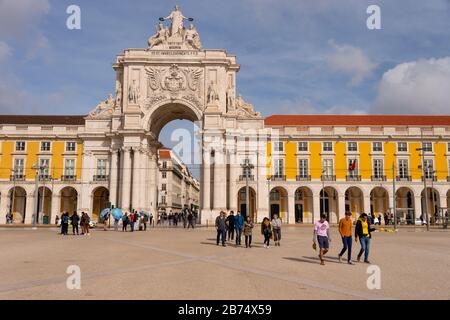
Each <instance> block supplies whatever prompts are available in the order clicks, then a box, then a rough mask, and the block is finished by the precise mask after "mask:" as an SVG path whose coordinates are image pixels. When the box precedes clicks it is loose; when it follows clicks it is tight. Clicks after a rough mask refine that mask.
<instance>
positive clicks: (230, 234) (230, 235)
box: [227, 211, 234, 241]
mask: <svg viewBox="0 0 450 320" xmlns="http://www.w3.org/2000/svg"><path fill="white" fill-rule="evenodd" d="M227 222H228V241H230V239H231V240H234V211H230V215H229V216H228V217H227Z"/></svg>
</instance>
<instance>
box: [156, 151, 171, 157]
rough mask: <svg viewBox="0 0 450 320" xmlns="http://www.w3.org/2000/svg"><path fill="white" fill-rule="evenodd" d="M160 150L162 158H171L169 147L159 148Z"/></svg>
mask: <svg viewBox="0 0 450 320" xmlns="http://www.w3.org/2000/svg"><path fill="white" fill-rule="evenodd" d="M158 152H159V157H160V158H164V159H168V158H171V156H170V150H168V149H159V150H158Z"/></svg>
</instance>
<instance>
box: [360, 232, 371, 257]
mask: <svg viewBox="0 0 450 320" xmlns="http://www.w3.org/2000/svg"><path fill="white" fill-rule="evenodd" d="M359 242H360V243H361V250H359V253H358V257H361V255H362V254H363V253H364V261H368V260H369V250H370V238H369V237H362V238H359Z"/></svg>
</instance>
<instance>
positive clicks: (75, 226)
mask: <svg viewBox="0 0 450 320" xmlns="http://www.w3.org/2000/svg"><path fill="white" fill-rule="evenodd" d="M70 220H71V221H72V231H73V234H74V235H75V230H76V231H77V235H78V223H79V222H80V216H79V215H78V213H77V212H76V211H75V212H74V213H73V214H72V217H70Z"/></svg>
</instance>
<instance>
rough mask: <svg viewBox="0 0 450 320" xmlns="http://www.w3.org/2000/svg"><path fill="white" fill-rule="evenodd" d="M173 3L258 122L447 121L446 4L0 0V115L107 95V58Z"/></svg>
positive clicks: (78, 109)
mask: <svg viewBox="0 0 450 320" xmlns="http://www.w3.org/2000/svg"><path fill="white" fill-rule="evenodd" d="M70 4H77V5H79V6H80V7H81V18H82V29H81V30H75V31H71V30H68V29H67V28H66V26H65V25H66V19H67V17H68V15H67V14H66V8H67V6H68V5H70ZM174 4H180V5H181V8H182V11H183V13H184V14H185V15H187V16H192V17H194V18H195V24H196V27H197V29H198V30H199V32H200V36H201V39H202V43H203V46H204V47H205V48H225V49H227V51H228V52H230V53H233V54H236V55H237V58H238V62H239V63H240V64H241V71H240V73H239V77H238V91H239V92H240V93H241V94H242V95H243V96H244V98H246V100H248V101H249V102H252V103H253V104H254V105H255V108H256V109H257V110H258V111H261V112H262V114H263V115H269V114H273V113H400V114H403V113H406V114H409V113H426V114H428V113H438V114H439V113H440V114H442V113H447V114H448V113H450V112H449V111H448V110H450V108H448V104H447V102H446V101H449V100H447V98H449V96H448V95H449V93H448V92H447V91H449V90H446V89H445V88H446V84H448V83H450V71H449V69H450V66H449V64H450V62H449V58H448V57H450V1H449V0H430V1H406V0H405V1H401V0H397V1H365V0H340V1H335V0H333V1H332V0H330V1H326V0H314V1H313V0H311V1H300V0H297V1H292V0H241V1H217V0H208V1H206V0H205V1H192V0H191V1H181V0H179V1H152V0H134V1H119V0H95V1H94V0H90V1H79V0H78V1H77V0H75V1H74V0H71V1H65V0H58V1H56V0H0V71H1V72H2V79H1V80H0V113H3V114H4V113H19V114H85V113H87V112H88V111H89V110H90V109H92V108H93V107H94V106H95V105H96V104H97V103H98V102H99V101H100V100H102V99H105V98H106V96H107V94H108V93H110V92H113V85H114V72H113V70H112V68H111V63H112V61H113V60H114V57H115V55H116V54H117V53H120V52H122V50H123V49H124V48H127V47H145V46H146V39H147V38H148V36H150V35H152V34H153V33H154V29H155V24H156V23H157V19H158V17H160V16H166V15H167V14H168V13H169V12H170V11H171V9H172V8H173V5H174ZM369 4H377V5H379V6H380V8H381V26H382V29H381V30H368V29H367V27H366V19H367V17H368V14H367V13H366V8H367V6H368V5H369ZM399 79H400V80H399ZM411 81H413V82H414V83H413V84H412V85H411V83H410V82H411ZM446 81H447V82H446ZM447 88H448V87H447ZM418 89H419V90H418ZM425 89H426V90H425ZM417 91H419V92H417ZM401 94H403V96H401ZM398 95H400V96H398ZM411 95H412V97H411ZM430 99H431V100H430ZM428 101H432V103H431V105H430V106H424V105H423V103H424V102H428ZM426 104H428V103H426Z"/></svg>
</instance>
